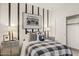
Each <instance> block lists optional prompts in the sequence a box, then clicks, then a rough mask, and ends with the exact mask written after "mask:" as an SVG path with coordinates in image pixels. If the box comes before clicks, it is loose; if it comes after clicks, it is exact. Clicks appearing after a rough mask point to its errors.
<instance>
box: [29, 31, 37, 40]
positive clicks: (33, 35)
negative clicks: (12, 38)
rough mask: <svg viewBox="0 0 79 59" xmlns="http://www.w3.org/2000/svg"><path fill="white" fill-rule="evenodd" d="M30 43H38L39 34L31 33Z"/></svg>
mask: <svg viewBox="0 0 79 59" xmlns="http://www.w3.org/2000/svg"><path fill="white" fill-rule="evenodd" d="M29 41H37V34H36V33H32V32H30V39H29Z"/></svg>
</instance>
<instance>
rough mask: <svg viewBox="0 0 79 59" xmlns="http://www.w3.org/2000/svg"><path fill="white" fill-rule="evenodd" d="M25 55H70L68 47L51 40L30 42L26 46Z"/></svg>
mask: <svg viewBox="0 0 79 59" xmlns="http://www.w3.org/2000/svg"><path fill="white" fill-rule="evenodd" d="M26 55H27V56H72V52H71V50H70V48H69V47H67V46H65V45H62V44H60V43H57V42H53V41H44V42H36V43H31V44H29V45H28V46H27V48H26Z"/></svg>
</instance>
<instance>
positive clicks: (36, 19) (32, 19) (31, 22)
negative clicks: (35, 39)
mask: <svg viewBox="0 0 79 59" xmlns="http://www.w3.org/2000/svg"><path fill="white" fill-rule="evenodd" d="M41 19H42V18H41V16H40V15H39V16H38V15H36V14H29V13H23V24H22V25H23V28H24V29H26V28H27V29H40V28H41V26H42V24H41V21H42V20H41Z"/></svg>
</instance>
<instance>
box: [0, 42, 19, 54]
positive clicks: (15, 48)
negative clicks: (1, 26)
mask: <svg viewBox="0 0 79 59" xmlns="http://www.w3.org/2000/svg"><path fill="white" fill-rule="evenodd" d="M18 55H19V41H4V42H2V43H1V56H18Z"/></svg>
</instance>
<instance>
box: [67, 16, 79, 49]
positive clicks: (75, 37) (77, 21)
mask: <svg viewBox="0 0 79 59" xmlns="http://www.w3.org/2000/svg"><path fill="white" fill-rule="evenodd" d="M66 21H67V22H66V31H67V32H66V33H67V37H66V38H67V39H66V41H67V45H68V46H70V47H72V48H75V49H79V15H75V16H70V17H68V18H66Z"/></svg>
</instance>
